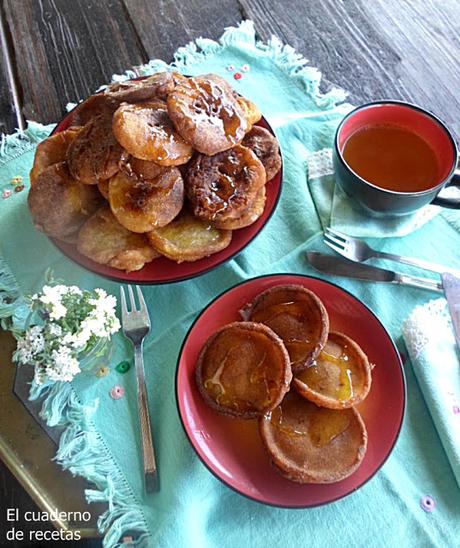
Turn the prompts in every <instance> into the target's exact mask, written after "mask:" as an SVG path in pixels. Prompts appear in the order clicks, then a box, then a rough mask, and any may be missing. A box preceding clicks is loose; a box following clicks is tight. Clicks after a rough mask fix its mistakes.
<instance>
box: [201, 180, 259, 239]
mask: <svg viewBox="0 0 460 548" xmlns="http://www.w3.org/2000/svg"><path fill="white" fill-rule="evenodd" d="M265 196H266V192H265V187H264V186H263V187H262V188H261V189H260V190H259V191H258V192H257V194H256V197H255V198H254V200H253V201H252V202H251V203H250V204H249V206H248V208H247V209H246V210H245V211H244V212H243V213H242V214H241V216H240V217H237V218H236V219H227V220H223V221H222V220H220V221H219V220H216V221H213V222H212V225H213V226H215V227H216V228H223V229H226V230H237V229H239V228H244V227H245V226H249V225H252V224H253V223H255V222H256V221H257V219H258V218H259V217H260V216H261V215H262V213H263V212H264V208H265Z"/></svg>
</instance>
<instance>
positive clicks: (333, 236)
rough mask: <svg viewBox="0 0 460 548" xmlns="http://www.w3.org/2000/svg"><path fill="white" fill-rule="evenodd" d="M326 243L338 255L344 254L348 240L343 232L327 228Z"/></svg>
mask: <svg viewBox="0 0 460 548" xmlns="http://www.w3.org/2000/svg"><path fill="white" fill-rule="evenodd" d="M324 243H325V244H326V245H327V246H329V247H330V248H331V249H333V250H334V251H336V252H337V253H341V254H343V251H344V250H345V247H346V244H347V238H346V236H345V235H344V234H342V233H341V232H338V231H336V230H332V229H331V228H326V232H325V233H324Z"/></svg>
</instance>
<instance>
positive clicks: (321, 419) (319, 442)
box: [268, 405, 350, 447]
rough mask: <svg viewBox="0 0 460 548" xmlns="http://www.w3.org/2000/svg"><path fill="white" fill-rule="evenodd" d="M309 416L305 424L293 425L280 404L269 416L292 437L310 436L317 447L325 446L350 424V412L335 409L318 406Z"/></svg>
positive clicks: (284, 432) (274, 423)
mask: <svg viewBox="0 0 460 548" xmlns="http://www.w3.org/2000/svg"><path fill="white" fill-rule="evenodd" d="M307 416H308V419H307V418H306V420H305V423H304V424H301V425H299V424H298V423H297V424H295V425H292V424H290V423H289V422H287V421H286V420H285V418H284V417H283V410H282V407H281V406H280V405H279V406H278V407H277V408H276V409H274V410H273V411H272V412H271V413H270V414H269V415H268V418H269V419H270V421H271V422H272V424H273V425H274V426H275V428H277V429H278V430H279V431H281V432H282V433H283V434H285V435H286V436H288V437H290V438H292V439H299V438H301V437H304V436H308V437H309V438H310V441H311V442H312V444H313V445H314V446H315V447H325V446H326V445H328V444H329V443H331V442H332V441H333V440H335V438H337V437H338V436H340V434H342V433H343V432H345V430H347V428H348V426H349V424H350V417H349V415H348V413H345V412H343V411H337V410H334V409H326V408H320V407H318V408H316V409H315V410H314V411H313V412H312V413H310V414H308V415H306V417H307Z"/></svg>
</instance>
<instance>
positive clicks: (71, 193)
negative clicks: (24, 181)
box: [28, 162, 101, 242]
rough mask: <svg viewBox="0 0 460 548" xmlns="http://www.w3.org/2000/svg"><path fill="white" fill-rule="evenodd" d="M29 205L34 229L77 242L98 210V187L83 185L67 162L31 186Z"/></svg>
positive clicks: (45, 173) (41, 174)
mask: <svg viewBox="0 0 460 548" xmlns="http://www.w3.org/2000/svg"><path fill="white" fill-rule="evenodd" d="M28 203H29V208H30V212H31V215H32V219H33V221H34V224H35V227H36V228H37V229H38V230H41V231H42V232H44V233H45V234H48V236H52V237H54V238H57V239H59V240H64V241H67V242H69V241H70V242H72V241H75V238H76V234H77V232H78V230H79V228H80V227H81V225H82V224H83V223H84V222H85V221H86V219H87V218H88V217H89V216H90V215H92V213H93V212H94V211H95V210H96V209H97V208H98V207H99V205H100V203H101V196H100V194H99V192H98V191H97V188H95V187H90V186H87V185H82V184H81V183H79V182H78V181H76V180H75V179H74V178H73V177H72V176H71V175H70V173H69V170H68V168H67V165H66V163H65V162H60V163H58V164H53V165H52V166H50V167H48V168H46V169H45V170H43V171H42V172H41V173H40V174H39V175H38V177H37V179H36V181H35V183H34V184H33V185H32V186H31V187H30V191H29V196H28Z"/></svg>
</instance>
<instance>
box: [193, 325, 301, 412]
mask: <svg viewBox="0 0 460 548" xmlns="http://www.w3.org/2000/svg"><path fill="white" fill-rule="evenodd" d="M291 377H292V374H291V368H290V365H289V356H288V354H287V352H286V348H285V347H284V345H283V342H282V341H281V339H280V338H279V337H278V335H276V334H275V333H274V332H273V331H272V330H271V329H270V328H268V327H267V326H265V325H262V324H257V323H252V322H233V323H231V324H228V325H225V326H224V327H222V328H220V329H219V330H218V331H216V332H215V333H213V334H212V335H211V336H210V337H209V339H208V340H207V341H206V343H205V344H204V346H203V348H202V350H201V352H200V355H199V357H198V361H197V365H196V377H195V378H196V383H197V386H198V389H199V391H200V394H201V395H202V396H203V398H204V400H205V402H206V403H207V404H208V405H210V406H211V407H212V408H213V409H215V410H216V411H218V412H219V413H222V414H224V415H230V416H233V417H240V418H245V419H250V418H254V417H257V416H260V415H263V414H265V413H267V412H269V411H270V410H272V409H274V408H275V407H276V406H277V405H279V404H280V403H281V401H282V399H283V397H284V395H285V394H286V392H287V391H288V390H289V383H290V381H291Z"/></svg>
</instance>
